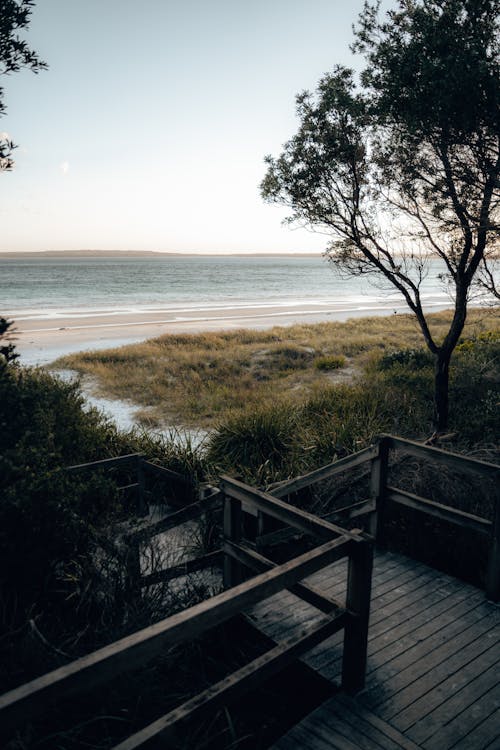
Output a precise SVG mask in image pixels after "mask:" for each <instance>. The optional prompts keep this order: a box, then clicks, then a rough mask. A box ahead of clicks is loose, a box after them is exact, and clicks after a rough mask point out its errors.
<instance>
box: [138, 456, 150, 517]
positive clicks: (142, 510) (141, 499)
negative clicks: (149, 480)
mask: <svg viewBox="0 0 500 750" xmlns="http://www.w3.org/2000/svg"><path fill="white" fill-rule="evenodd" d="M145 463H146V462H145V461H144V459H143V458H142V456H137V462H136V472H137V515H139V516H147V514H148V510H149V509H148V506H147V503H146V495H145V492H144V468H143V467H144V464H145Z"/></svg>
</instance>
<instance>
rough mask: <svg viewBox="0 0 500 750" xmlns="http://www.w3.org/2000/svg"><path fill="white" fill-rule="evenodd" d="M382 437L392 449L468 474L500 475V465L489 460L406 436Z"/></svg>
mask: <svg viewBox="0 0 500 750" xmlns="http://www.w3.org/2000/svg"><path fill="white" fill-rule="evenodd" d="M380 437H381V438H384V439H386V440H387V441H388V443H389V446H390V448H392V449H396V450H397V449H399V450H402V451H404V452H405V453H409V454H410V455H412V456H417V457H419V458H425V459H427V460H428V461H430V460H432V461H435V462H437V463H439V464H441V465H442V466H447V467H448V468H453V469H456V470H457V471H462V472H465V473H467V474H468V473H472V474H481V475H482V476H485V477H495V476H500V466H499V465H497V464H492V463H489V462H488V461H480V460H478V459H477V458H469V457H468V456H464V455H462V454H461V453H452V452H451V451H444V450H442V449H441V448H433V447H432V446H430V445H422V443H416V442H415V441H413V440H406V438H398V437H394V436H393V435H381V436H380Z"/></svg>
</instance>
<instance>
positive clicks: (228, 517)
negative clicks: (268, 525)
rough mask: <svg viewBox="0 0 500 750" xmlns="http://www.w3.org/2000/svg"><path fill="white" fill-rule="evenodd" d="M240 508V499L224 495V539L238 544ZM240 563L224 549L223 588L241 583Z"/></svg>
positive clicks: (239, 540) (239, 536) (239, 538)
mask: <svg viewBox="0 0 500 750" xmlns="http://www.w3.org/2000/svg"><path fill="white" fill-rule="evenodd" d="M241 524H242V510H241V501H240V500H235V499H234V498H232V497H230V496H229V495H225V496H224V540H226V539H227V540H229V541H231V542H234V543H235V544H238V543H239V542H241ZM241 580H242V571H241V564H240V563H239V562H237V560H234V559H233V558H232V557H231V556H230V555H228V554H227V552H226V551H224V588H225V589H228V588H231V586H237V585H238V583H241Z"/></svg>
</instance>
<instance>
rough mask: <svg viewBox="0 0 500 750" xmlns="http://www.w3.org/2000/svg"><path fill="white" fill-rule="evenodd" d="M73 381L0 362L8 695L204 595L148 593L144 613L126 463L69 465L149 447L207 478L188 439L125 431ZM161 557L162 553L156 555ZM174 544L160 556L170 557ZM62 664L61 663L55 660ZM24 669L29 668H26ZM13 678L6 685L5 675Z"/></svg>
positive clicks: (1, 594) (3, 644)
mask: <svg viewBox="0 0 500 750" xmlns="http://www.w3.org/2000/svg"><path fill="white" fill-rule="evenodd" d="M84 404H85V401H84V397H83V396H82V394H81V392H80V390H79V387H78V385H77V384H75V383H64V382H62V381H60V380H59V379H57V378H55V377H53V376H51V375H50V374H48V373H47V372H44V371H43V370H41V369H26V368H21V367H18V366H17V365H15V364H13V363H12V362H11V363H9V362H7V360H6V358H5V357H4V358H3V363H2V366H1V367H0V648H1V651H2V653H1V661H2V664H3V665H4V669H3V671H2V678H1V680H0V683H1V684H0V692H1V691H2V688H5V687H6V686H7V685H8V684H9V683H10V684H11V683H12V681H14V682H15V681H17V680H18V679H19V678H18V677H16V675H17V674H19V675H22V677H23V679H25V678H26V677H27V676H29V675H30V674H36V672H37V671H44V670H46V669H49V668H51V667H53V666H55V665H57V664H58V663H60V661H58V660H60V659H61V658H64V656H66V658H69V657H70V656H74V655H78V654H80V653H82V652H84V651H87V650H91V649H92V648H95V647H96V646H97V645H99V643H102V642H107V641H109V640H112V639H113V638H114V637H119V636H120V635H121V634H123V633H125V632H128V631H129V630H130V629H135V628H137V627H140V626H141V625H145V624H147V623H149V622H151V621H152V620H154V619H156V618H157V617H159V616H160V615H161V614H162V613H163V614H164V613H165V612H169V611H173V609H175V608H176V607H178V606H180V601H181V599H182V598H183V597H184V603H185V601H186V600H187V601H188V602H190V601H191V599H192V597H193V596H194V597H195V598H196V597H197V596H198V595H197V594H196V592H194V591H190V590H189V586H188V585H186V587H185V588H184V590H183V591H180V592H177V593H176V594H175V595H174V593H175V592H173V590H172V589H171V588H169V587H168V586H166V587H164V588H163V589H161V591H160V588H161V587H159V589H158V590H157V591H156V592H153V593H152V595H151V596H150V597H148V598H144V599H143V601H142V602H141V607H140V608H139V609H138V608H137V607H135V605H134V604H133V602H131V600H130V596H129V592H128V590H127V584H126V580H125V576H124V570H125V558H126V550H124V549H123V547H120V545H117V544H116V541H117V539H118V536H119V529H120V525H121V524H122V523H123V522H124V521H125V520H126V519H128V518H130V517H131V516H133V515H134V509H135V506H134V504H133V502H132V501H133V498H127V496H126V495H124V494H123V493H121V494H118V492H117V483H118V484H121V485H126V484H129V483H130V482H131V481H132V482H133V481H135V477H134V476H133V475H132V476H129V475H128V474H127V470H126V469H125V470H121V472H122V473H121V474H120V475H119V476H118V475H115V476H113V477H111V476H109V475H106V474H104V473H102V472H98V473H96V472H92V473H89V472H85V471H80V472H76V473H71V474H70V473H68V472H66V471H65V467H67V466H69V465H74V464H79V463H83V462H88V461H93V460H99V459H103V458H109V457H114V456H117V455H126V454H129V453H134V452H141V453H145V454H146V455H148V456H149V457H150V458H152V459H154V460H156V461H158V462H159V463H162V464H163V465H165V466H167V467H169V468H174V469H175V470H177V471H179V470H180V471H182V472H183V473H186V474H187V473H189V474H192V475H196V474H197V472H198V473H199V471H200V469H199V464H200V459H199V457H197V456H195V455H194V452H193V451H192V450H189V449H188V447H187V446H182V445H174V444H172V443H169V442H168V441H167V440H159V439H154V438H153V437H151V436H147V435H141V434H139V433H135V432H130V433H120V432H118V430H117V429H116V428H115V427H114V426H113V425H112V424H111V423H110V422H109V420H107V419H106V418H104V417H103V416H102V414H100V413H99V412H98V411H97V410H95V409H86V408H84ZM148 554H150V558H151V560H152V564H158V565H159V564H160V563H161V562H162V561H161V560H160V557H161V555H158V554H156V553H155V551H154V550H151V551H149V553H148ZM165 554H168V551H166V552H165V553H163V556H165ZM54 659H55V662H54ZM23 670H26V671H23ZM4 681H5V682H4Z"/></svg>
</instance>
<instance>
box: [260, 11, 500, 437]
mask: <svg viewBox="0 0 500 750" xmlns="http://www.w3.org/2000/svg"><path fill="white" fill-rule="evenodd" d="M499 10H500V0H398V3H397V8H396V10H393V11H390V12H389V13H388V14H387V16H386V17H385V18H384V19H380V16H379V3H377V4H375V5H371V4H370V3H368V2H367V3H365V6H364V9H363V12H362V13H361V16H360V19H359V22H358V26H357V27H356V28H355V29H354V34H355V41H354V44H353V46H352V50H353V52H355V53H358V54H360V55H362V56H363V58H364V64H365V67H364V70H363V71H362V72H361V74H360V75H359V76H356V75H355V74H354V72H353V71H352V70H349V69H347V68H344V67H336V68H335V69H334V70H333V72H332V73H330V74H328V75H325V76H324V77H323V78H322V79H321V81H320V82H319V84H318V86H317V90H316V92H315V93H314V94H311V93H309V92H305V93H302V94H300V95H299V96H298V97H297V112H298V116H299V118H300V126H299V128H298V131H297V133H296V135H295V136H294V137H293V138H292V139H291V140H289V141H288V142H287V143H286V144H285V145H284V147H283V151H282V153H281V155H280V156H279V157H277V158H273V157H271V156H268V157H266V162H267V165H268V169H267V173H266V176H265V178H264V180H263V182H262V185H261V191H262V195H263V197H264V198H265V199H266V200H267V201H269V202H274V203H278V204H282V205H285V206H287V207H289V208H290V209H291V215H290V217H289V219H288V220H287V221H290V222H297V223H299V224H301V225H305V226H308V227H311V228H315V229H318V228H319V229H320V230H322V231H326V232H327V233H328V234H329V236H330V241H329V245H328V248H327V251H326V252H327V255H328V257H329V259H330V261H331V262H332V263H333V264H334V265H335V266H336V267H337V268H338V269H339V270H341V271H343V272H347V273H349V274H353V275H358V276H361V275H365V274H366V275H372V276H376V277H378V278H379V279H383V280H384V282H386V283H388V284H389V285H392V287H395V288H396V289H397V290H398V292H399V293H400V294H401V295H402V296H403V297H404V299H405V301H406V303H407V305H408V307H409V308H410V310H411V311H412V312H413V313H414V315H415V316H416V319H417V321H418V324H419V326H420V329H421V331H422V334H423V336H424V339H425V342H426V344H427V347H428V348H429V349H430V351H431V352H432V354H433V355H434V358H435V389H434V393H435V396H434V402H435V414H434V420H435V428H436V431H437V432H438V433H439V432H442V431H443V430H445V429H446V427H447V424H448V382H449V364H450V358H451V355H452V353H453V350H454V348H455V346H456V344H457V342H458V340H459V337H460V335H461V332H462V330H463V327H464V323H465V319H466V315H467V305H468V301H469V298H470V294H471V290H472V289H473V287H474V284H475V282H476V281H477V280H478V279H479V278H482V279H483V282H485V283H486V286H488V282H490V281H491V283H492V284H493V288H495V285H494V276H493V275H492V266H491V259H492V258H493V257H494V254H495V252H498V237H499V233H498V228H499V223H498V219H499V187H500V185H499V170H500V84H499V33H498V32H499ZM436 257H437V258H438V259H439V261H440V264H441V266H442V274H441V277H442V279H443V282H446V283H447V285H448V287H449V289H450V292H451V294H452V298H453V304H454V308H453V316H452V320H451V323H450V326H449V329H448V332H447V334H446V336H445V337H444V338H443V339H442V340H437V339H436V337H435V336H434V335H433V333H432V331H431V329H430V326H429V322H428V318H427V316H426V313H425V311H424V308H423V303H422V283H423V281H424V279H425V276H426V274H427V273H428V271H429V261H430V259H431V258H436Z"/></svg>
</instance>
